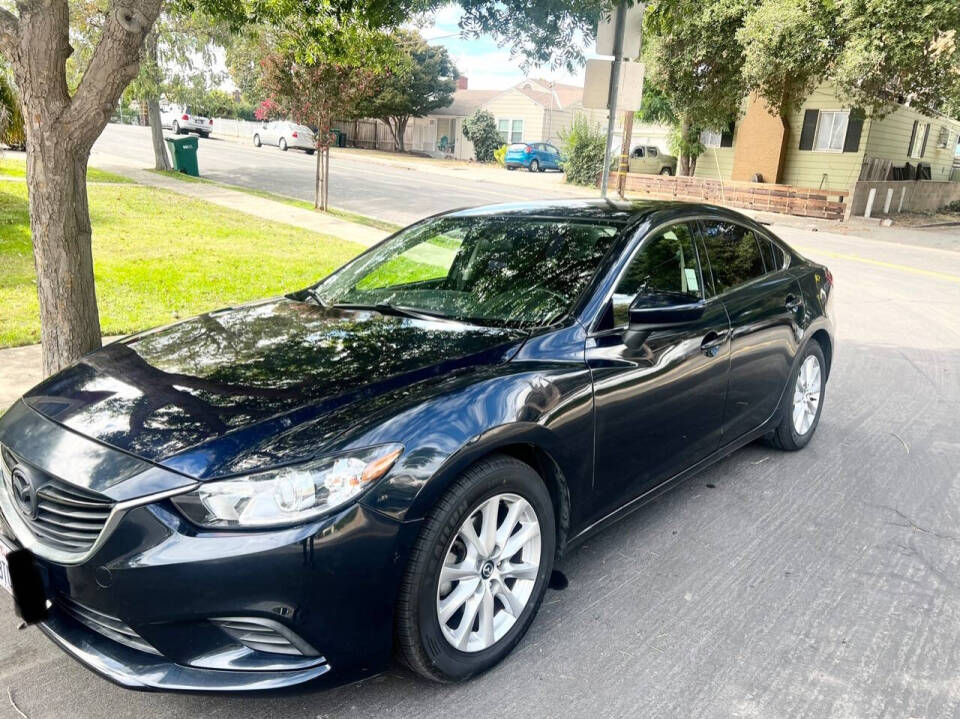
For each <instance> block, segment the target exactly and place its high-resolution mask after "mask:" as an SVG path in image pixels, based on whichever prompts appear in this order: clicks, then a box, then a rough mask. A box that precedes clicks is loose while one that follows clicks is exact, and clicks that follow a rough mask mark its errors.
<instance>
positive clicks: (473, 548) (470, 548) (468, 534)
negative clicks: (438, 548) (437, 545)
mask: <svg viewBox="0 0 960 719" xmlns="http://www.w3.org/2000/svg"><path fill="white" fill-rule="evenodd" d="M460 538H461V539H462V540H463V542H464V544H466V545H467V556H468V557H477V556H480V555H483V554H485V553H486V552H484V551H483V542H482V541H480V537H478V536H477V532H476V530H475V529H474V528H473V522H472V521H471V520H470V519H468V520H467V521H466V522H464V523H463V526H462V527H460Z"/></svg>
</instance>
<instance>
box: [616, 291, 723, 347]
mask: <svg viewBox="0 0 960 719" xmlns="http://www.w3.org/2000/svg"><path fill="white" fill-rule="evenodd" d="M690 299H691V300H694V301H693V302H684V301H683V300H680V302H681V303H680V304H676V303H677V301H678V299H677V298H676V297H673V296H670V297H664V296H663V295H653V296H649V295H647V296H643V297H638V298H637V299H636V300H635V301H634V303H633V305H631V307H630V321H629V324H628V325H627V331H626V333H625V334H624V338H623V342H624V344H625V345H627V347H631V348H634V349H636V348H637V347H641V346H642V345H643V343H644V342H646V341H647V337H649V336H650V333H651V332H653V331H655V330H666V329H673V328H675V327H683V326H684V325H688V324H691V323H693V322H696V321H697V320H699V319H700V318H701V317H702V316H703V312H704V310H705V309H706V303H705V302H704V301H703V300H695V299H694V297H693V296H691V297H690ZM669 302H672V303H674V304H669Z"/></svg>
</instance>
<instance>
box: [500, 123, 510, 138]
mask: <svg viewBox="0 0 960 719" xmlns="http://www.w3.org/2000/svg"><path fill="white" fill-rule="evenodd" d="M497 132H499V133H500V139H501V140H503V141H504V142H510V121H509V120H498V121H497Z"/></svg>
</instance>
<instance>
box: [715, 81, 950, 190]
mask: <svg viewBox="0 0 960 719" xmlns="http://www.w3.org/2000/svg"><path fill="white" fill-rule="evenodd" d="M744 105H745V107H744V109H745V112H744V114H743V116H742V117H741V118H740V119H739V120H738V121H737V122H736V124H735V126H734V127H733V128H732V129H731V131H729V132H706V133H704V134H703V137H702V139H703V143H704V145H706V146H707V149H706V152H705V153H704V154H703V155H701V156H700V158H699V159H698V160H697V169H696V176H697V177H704V178H712V179H722V180H734V181H754V180H756V179H757V176H759V179H760V180H761V181H762V182H775V183H779V184H784V185H793V186H796V187H809V188H818V189H831V190H844V191H845V190H849V189H850V188H851V187H852V186H853V185H854V184H855V183H857V182H858V181H860V180H863V181H866V180H877V181H879V180H912V179H917V177H918V172H919V173H920V177H922V178H923V179H930V180H935V181H949V180H950V179H951V177H952V176H953V177H955V175H953V168H954V163H955V159H956V156H957V155H956V153H957V149H958V142H960V121H958V120H954V119H951V118H948V117H945V116H938V117H931V116H928V115H924V114H922V113H920V112H918V111H917V110H914V109H913V108H911V107H908V106H906V105H897V106H896V108H895V109H894V110H893V111H892V112H890V113H889V114H887V115H885V116H884V117H882V118H875V117H874V118H871V117H864V116H863V115H862V114H861V113H858V112H856V111H854V110H853V109H852V108H850V107H849V106H848V105H846V104H845V103H844V102H843V101H842V100H840V99H838V96H837V93H836V92H835V90H834V89H833V87H832V86H830V85H827V84H824V85H821V86H820V87H819V88H817V90H816V91H815V92H813V93H812V94H811V95H810V97H808V98H807V99H806V100H805V101H804V103H803V105H802V106H801V107H799V108H798V109H797V111H796V112H795V113H794V114H793V115H792V116H791V117H790V118H788V119H787V120H786V122H784V121H783V120H782V119H781V118H779V117H777V116H774V115H772V114H770V112H769V111H768V109H767V106H766V104H765V103H763V102H762V101H759V100H757V99H756V98H752V97H751V98H748V99H747V100H746V101H745V103H744ZM918 168H919V169H918ZM928 173H929V174H928Z"/></svg>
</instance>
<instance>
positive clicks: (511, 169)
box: [507, 165, 517, 172]
mask: <svg viewBox="0 0 960 719" xmlns="http://www.w3.org/2000/svg"><path fill="white" fill-rule="evenodd" d="M507 169H508V170H510V172H513V171H514V170H516V169H517V166H516V165H507Z"/></svg>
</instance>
